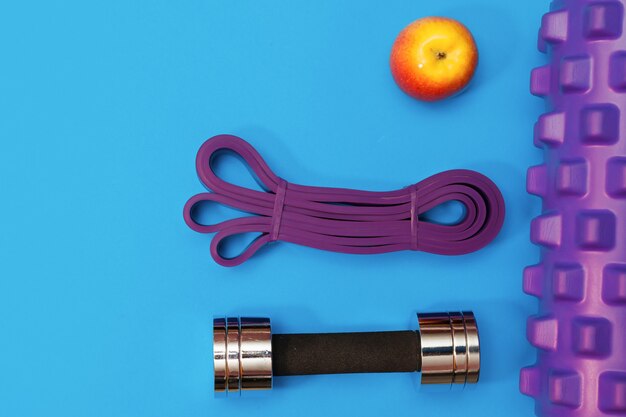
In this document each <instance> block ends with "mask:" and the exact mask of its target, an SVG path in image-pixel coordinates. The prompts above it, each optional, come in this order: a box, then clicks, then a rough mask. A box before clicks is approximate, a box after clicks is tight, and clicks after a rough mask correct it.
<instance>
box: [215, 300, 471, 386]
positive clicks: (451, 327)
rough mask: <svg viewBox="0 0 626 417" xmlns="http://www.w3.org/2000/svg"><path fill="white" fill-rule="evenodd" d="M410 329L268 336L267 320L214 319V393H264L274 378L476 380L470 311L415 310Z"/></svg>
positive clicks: (453, 382)
mask: <svg viewBox="0 0 626 417" xmlns="http://www.w3.org/2000/svg"><path fill="white" fill-rule="evenodd" d="M417 325H418V328H417V329H416V330H407V331H384V332H362V333H319V334H275V335H272V328H271V324H270V319H268V318H252V317H241V318H238V317H219V318H215V319H214V320H213V364H214V390H215V394H216V396H229V395H230V396H232V395H240V394H242V393H246V392H253V391H262V390H270V389H271V388H272V380H273V378H274V377H286V376H296V375H321V374H353V373H386V372H407V373H409V372H410V373H413V372H418V373H419V375H420V377H419V379H420V383H421V384H424V385H434V384H437V385H441V386H447V388H450V389H452V388H461V387H464V386H465V385H466V384H474V383H476V382H478V378H479V373H480V341H479V337H478V326H477V323H476V319H475V317H474V314H473V313H471V312H450V313H420V314H417Z"/></svg>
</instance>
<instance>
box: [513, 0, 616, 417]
mask: <svg viewBox="0 0 626 417" xmlns="http://www.w3.org/2000/svg"><path fill="white" fill-rule="evenodd" d="M624 3H626V0H613V1H606V0H605V1H598V0H596V1H591V0H558V1H554V2H553V3H552V6H551V11H550V12H549V13H547V14H546V15H545V16H544V17H543V20H542V24H541V30H540V35H539V49H540V50H541V51H543V52H548V53H549V54H550V56H551V60H550V64H548V65H546V66H544V67H541V68H537V69H535V70H533V72H532V76H531V90H532V93H533V94H534V95H537V96H541V97H545V98H546V100H547V104H548V108H549V111H548V112H547V113H545V114H543V115H542V116H540V117H539V120H538V122H537V124H536V126H535V138H534V141H535V145H536V146H538V147H540V148H543V149H544V152H545V164H543V165H540V166H535V167H532V168H530V169H529V171H528V177H527V189H528V192H530V193H532V194H535V195H538V196H540V197H541V198H542V199H543V213H542V214H541V215H540V216H539V217H537V218H535V219H534V220H533V222H532V224H531V240H532V242H533V243H535V244H537V245H539V246H541V248H542V262H541V263H540V264H538V265H534V266H529V267H528V268H526V270H525V271H524V291H525V292H526V293H528V294H531V295H533V296H536V297H538V299H539V301H540V304H539V313H538V314H537V315H535V316H532V317H530V318H529V319H528V323H527V337H528V340H529V341H530V342H531V343H532V345H533V346H535V347H536V348H537V350H538V355H537V363H536V364H535V365H534V366H531V367H527V368H524V369H523V370H522V372H521V375H520V388H521V391H522V392H523V393H524V394H527V395H530V396H532V397H534V398H535V400H536V413H537V415H538V416H559V417H562V416H568V417H583V416H584V417H601V416H615V415H622V416H624V415H626V33H625V32H624Z"/></svg>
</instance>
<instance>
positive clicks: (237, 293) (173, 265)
mask: <svg viewBox="0 0 626 417" xmlns="http://www.w3.org/2000/svg"><path fill="white" fill-rule="evenodd" d="M0 9H1V10H0V39H1V40H0V45H2V48H0V50H1V51H2V52H1V53H2V59H1V60H0V61H1V63H0V111H1V113H0V114H1V116H0V140H1V145H2V146H1V148H0V193H1V194H0V415H2V416H11V417H20V416H63V417H70V416H80V417H84V416H90V417H96V416H116V417H122V416H132V417H139V416H150V417H160V416H168V417H169V416H218V415H229V416H233V417H234V416H245V415H251V414H260V415H272V416H274V417H279V416H292V415H299V416H309V415H310V416H313V415H340V414H341V415H360V416H379V415H398V416H405V415H406V416H409V415H417V414H419V415H423V416H431V415H437V416H438V417H444V416H458V415H461V414H462V415H467V416H501V415H504V414H506V415H507V416H511V417H514V416H529V415H532V410H533V404H532V400H531V399H529V398H526V397H524V396H522V395H521V394H520V393H519V391H518V388H517V381H518V373H519V368H520V367H522V366H524V365H528V364H530V363H532V362H533V360H534V356H535V353H534V351H533V349H532V348H531V346H530V345H529V344H528V343H527V342H526V340H525V336H524V334H525V321H526V317H527V316H528V315H529V314H532V313H533V312H535V311H536V308H537V306H536V301H535V300H534V299H532V298H531V297H529V296H526V295H524V294H523V293H522V290H521V281H522V279H521V272H522V269H523V267H524V266H525V265H528V264H531V263H534V262H536V261H537V259H538V256H539V252H538V250H537V248H535V247H533V246H532V245H531V244H530V243H529V240H528V234H529V222H530V219H531V218H532V216H533V215H536V214H538V213H539V210H540V203H539V200H537V199H535V198H533V197H530V196H528V195H527V194H526V193H525V178H524V176H525V171H526V168H527V167H528V166H530V165H534V164H536V163H538V162H539V161H540V160H541V153H540V151H539V150H537V149H535V148H534V147H533V145H532V126H533V123H534V121H535V120H536V118H537V116H538V114H539V113H540V112H541V111H542V109H543V103H542V101H541V100H539V99H536V98H533V97H531V96H530V94H529V92H528V85H529V73H530V70H531V68H533V67H534V66H538V65H540V64H541V63H542V62H544V61H545V59H546V58H545V57H544V56H542V55H541V54H539V53H538V52H537V51H536V34H537V29H538V27H539V23H540V19H541V15H542V14H543V13H544V12H545V11H547V9H548V1H547V0H532V1H517V2H502V1H500V0H475V1H468V0H437V1H415V0H389V1H386V2H363V1H344V2H338V1H334V0H315V1H287V0H284V1H259V0H246V1H233V0H229V1H226V0H224V1H199V0H196V1H177V2H174V1H169V2H168V1H163V0H158V1H154V0H151V1H148V0H145V1H138V0H137V1H107V2H104V1H103V2H84V1H65V2H43V1H40V2H36V1H20V2H10V3H9V2H6V3H4V4H3V6H2V7H1V8H0ZM428 15H444V16H450V17H454V18H457V19H460V20H461V21H462V22H464V23H465V24H466V25H467V26H468V27H469V28H470V29H471V30H472V32H473V34H474V35H475V38H476V41H477V43H478V46H479V49H480V54H481V55H480V65H479V69H478V72H477V74H476V77H475V79H474V82H473V84H472V86H471V88H470V89H469V90H468V91H467V92H466V93H465V94H463V95H461V96H459V97H456V98H454V99H451V100H447V101H444V102H441V103H436V104H424V103H420V102H417V101H415V100H413V99H411V98H409V97H407V96H405V95H404V94H403V93H402V92H401V91H400V90H399V89H398V88H397V87H396V85H395V84H394V82H393V80H392V78H391V76H390V72H389V66H388V56H389V52H390V47H391V45H392V43H393V40H394V38H395V36H396V35H397V33H398V32H399V31H400V30H401V29H402V28H403V27H404V26H405V25H406V24H408V23H409V22H411V21H412V20H414V19H416V18H419V17H423V16H428ZM218 133H233V134H236V135H239V136H242V137H243V138H245V139H247V140H248V141H250V142H251V143H252V144H253V145H254V146H255V147H257V149H258V150H259V151H260V152H261V154H262V155H264V156H265V158H266V159H267V161H268V162H269V164H270V166H271V167H272V168H273V169H274V170H275V172H276V173H277V174H278V175H280V176H282V177H284V178H286V179H287V180H289V181H292V182H298V183H304V184H311V185H321V186H343V187H355V188H362V189H373V190H388V189H396V188H399V187H402V186H405V185H407V184H409V183H412V182H417V181H418V180H421V179H423V178H425V177H427V176H429V175H431V174H434V173H436V172H439V171H443V170H446V169H450V168H469V169H475V170H478V171H481V172H483V173H485V174H487V175H488V176H490V177H491V178H492V179H493V180H494V181H495V182H496V183H497V184H498V185H499V186H500V187H501V189H502V192H503V194H504V196H505V199H506V202H507V204H508V206H507V210H508V213H507V219H506V222H505V225H504V228H503V230H502V232H501V234H500V235H499V237H498V238H497V239H496V240H495V241H494V242H493V244H491V245H490V246H489V247H487V248H486V249H484V250H482V251H480V252H478V253H474V254H471V255H467V256H462V257H455V258H448V257H440V256H434V255H429V254H424V253H408V252H407V253H395V254H389V255H382V256H371V257H358V256H349V255H341V254H333V253H323V252H319V251H315V250H312V249H308V248H302V247H297V246H294V245H289V244H284V243H280V244H275V245H273V246H272V247H269V248H267V249H266V250H264V251H262V252H261V253H259V254H258V256H256V257H254V258H253V259H252V260H250V261H249V262H248V263H246V264H244V265H242V266H240V267H237V268H232V269H225V268H222V267H219V266H217V265H215V264H214V263H213V262H212V260H211V258H210V255H209V241H210V236H207V235H200V234H196V233H194V232H192V231H191V230H189V229H188V228H187V227H186V225H185V224H184V222H183V218H182V207H183V204H184V203H185V201H186V199H187V198H189V197H190V196H191V195H193V194H195V193H197V192H200V191H201V190H202V186H201V184H200V183H199V181H198V180H197V178H196V173H195V169H194V157H195V153H196V151H197V150H198V148H199V146H200V145H201V144H202V142H203V141H204V140H205V139H206V138H208V137H210V136H213V135H215V134H218ZM225 169H226V170H227V171H228V172H227V175H229V176H232V178H236V179H237V178H239V179H241V180H242V181H244V180H243V177H244V174H241V173H239V172H238V171H237V172H235V170H233V172H230V168H229V165H228V164H226V165H225ZM233 169H234V167H233ZM244 182H245V181H244ZM460 308H465V309H473V310H474V311H475V312H476V314H477V316H478V319H479V323H480V327H481V336H482V349H483V368H482V375H481V383H480V384H479V385H478V386H476V388H475V389H474V390H471V391H465V392H463V393H461V394H459V395H458V396H449V395H446V394H434V395H433V394H429V393H425V392H416V391H415V390H414V386H413V383H412V378H411V377H410V376H409V375H404V374H393V375H359V376H328V377H327V376H316V377H308V378H287V379H285V378H282V379H277V380H276V381H275V389H274V390H273V392H272V393H270V395H268V396H267V397H266V398H264V399H258V400H254V399H241V400H239V401H235V400H231V401H218V400H215V399H213V395H212V392H211V390H212V381H211V376H212V363H211V319H212V317H213V315H215V314H233V315H240V314H241V315H267V316H269V317H271V318H272V322H273V327H274V331H275V332H285V333H288V332H318V331H320V332H322V331H328V332H332V331H363V330H397V329H408V328H410V326H414V323H413V317H414V316H413V313H414V312H415V311H433V310H434V311H437V310H447V309H460Z"/></svg>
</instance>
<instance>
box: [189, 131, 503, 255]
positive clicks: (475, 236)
mask: <svg viewBox="0 0 626 417" xmlns="http://www.w3.org/2000/svg"><path fill="white" fill-rule="evenodd" d="M221 151H230V152H233V153H235V154H237V155H238V156H240V157H241V158H242V159H243V160H244V161H245V162H246V163H247V164H248V166H249V167H250V168H251V170H252V171H253V172H254V174H255V176H256V177H257V180H258V182H259V183H260V185H261V186H262V188H264V189H265V190H267V191H258V190H252V189H248V188H244V187H240V186H238V185H234V184H231V183H228V182H225V181H224V180H222V179H220V178H219V177H218V176H217V175H216V174H215V172H214V171H213V169H212V167H211V161H212V159H213V158H214V156H215V155H216V154H217V153H219V152H221ZM196 169H197V171H198V176H199V177H200V180H201V181H202V183H203V184H204V185H205V186H206V187H207V188H208V189H209V190H210V191H211V192H209V193H202V194H198V195H196V196H194V197H192V198H191V199H190V200H189V201H188V202H187V204H186V205H185V208H184V217H185V222H186V223H187V225H189V227H191V228H192V229H193V230H195V231H197V232H200V233H216V235H215V237H214V238H213V241H212V242H211V255H212V256H213V259H214V260H215V262H217V263H218V264H220V265H223V266H235V265H239V264H241V263H243V262H244V261H246V260H247V259H248V258H250V257H251V256H252V255H254V253H255V252H256V251H257V250H258V249H259V248H261V247H262V246H263V245H265V244H266V243H269V242H272V241H277V240H282V241H286V242H291V243H297V244H299V245H304V246H309V247H312V248H317V249H322V250H328V251H334V252H343V253H353V254H376V253H385V252H393V251H400V250H419V251H424V252H431V253H437V254H442V255H461V254H465V253H469V252H473V251H476V250H478V249H480V248H482V247H483V246H485V245H487V244H488V243H489V242H491V241H492V240H493V239H494V238H495V236H496V235H497V234H498V232H499V231H500V228H501V227H502V223H503V221H504V201H503V199H502V194H501V193H500V191H499V190H498V188H497V187H496V185H495V184H494V183H493V182H492V181H491V180H490V179H488V178H487V177H485V176H484V175H482V174H479V173H477V172H474V171H468V170H452V171H446V172H443V173H440V174H436V175H433V176H432V177H430V178H427V179H425V180H424V181H422V182H419V183H417V184H415V185H411V186H409V187H406V188H403V189H400V190H396V191H389V192H375V191H358V190H350V189H345V188H323V187H309V186H303V185H297V184H291V183H288V182H287V181H285V180H283V179H281V178H280V177H278V176H276V175H275V174H274V173H273V172H272V171H271V170H270V168H269V167H268V166H267V164H266V163H265V161H263V158H261V155H259V153H258V152H257V151H256V150H255V149H254V148H253V147H252V146H251V145H250V144H249V143H247V142H246V141H244V140H243V139H241V138H238V137H236V136H231V135H219V136H215V137H213V138H211V139H209V140H207V141H206V142H205V143H204V144H203V145H202V147H201V148H200V150H199V151H198V156H197V158H196ZM454 200H456V201H458V202H460V203H462V204H463V205H464V206H465V215H464V217H463V219H462V220H460V221H459V222H457V223H455V224H452V225H445V224H436V223H431V222H427V221H423V220H420V219H419V215H421V214H423V213H425V212H427V211H428V210H431V209H433V208H434V207H436V206H438V205H440V204H442V203H445V202H448V201H454ZM209 201H211V202H217V203H220V204H223V205H225V206H228V207H231V208H234V209H237V210H241V211H243V212H246V213H250V214H253V216H246V217H241V218H237V219H232V220H227V221H223V222H221V223H217V224H213V225H203V224H199V223H198V222H196V220H194V216H193V211H194V208H195V207H196V206H197V205H198V204H199V203H201V202H209ZM251 232H256V233H260V234H261V235H260V236H259V237H257V238H256V239H255V240H254V241H253V242H252V243H251V244H250V245H249V246H248V247H247V248H246V249H245V250H244V251H243V252H241V253H240V254H239V255H237V256H235V257H233V258H226V257H224V256H222V253H221V251H220V246H221V245H220V244H221V242H223V241H224V239H227V238H228V237H230V236H233V235H237V234H242V233H251Z"/></svg>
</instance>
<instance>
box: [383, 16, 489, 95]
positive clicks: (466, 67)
mask: <svg viewBox="0 0 626 417" xmlns="http://www.w3.org/2000/svg"><path fill="white" fill-rule="evenodd" d="M477 64H478V49H477V48H476V43H475V42H474V38H473V36H472V34H471V33H470V31H469V30H468V29H467V28H466V27H465V26H464V25H463V24H462V23H460V22H459V21H457V20H454V19H449V18H446V17H425V18H423V19H419V20H416V21H415V22H413V23H411V24H410V25H408V26H407V27H406V28H404V29H403V30H402V32H400V34H399V35H398V37H397V38H396V41H395V42H394V44H393V48H392V50H391V59H390V65H391V73H392V75H393V78H394V79H395V81H396V83H397V84H398V86H399V87H400V88H401V89H402V90H403V91H404V92H405V93H407V94H408V95H410V96H413V97H415V98H417V99H420V100H424V101H436V100H441V99H444V98H446V97H450V96H452V95H454V94H456V93H458V92H459V91H461V90H463V89H464V88H465V87H466V86H467V84H468V83H469V82H470V80H471V79H472V77H473V76H474V72H475V71H476V65H477Z"/></svg>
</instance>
